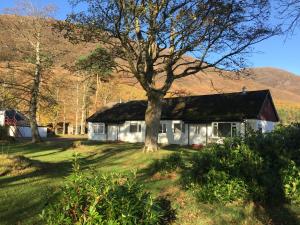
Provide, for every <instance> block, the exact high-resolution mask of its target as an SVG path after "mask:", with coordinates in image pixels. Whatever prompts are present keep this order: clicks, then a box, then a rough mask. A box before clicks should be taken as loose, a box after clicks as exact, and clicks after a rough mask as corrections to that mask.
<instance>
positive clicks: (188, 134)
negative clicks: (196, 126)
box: [187, 123, 190, 145]
mask: <svg viewBox="0 0 300 225" xmlns="http://www.w3.org/2000/svg"><path fill="white" fill-rule="evenodd" d="M187 125H188V127H187V129H188V145H190V124H189V123H188V124H187Z"/></svg>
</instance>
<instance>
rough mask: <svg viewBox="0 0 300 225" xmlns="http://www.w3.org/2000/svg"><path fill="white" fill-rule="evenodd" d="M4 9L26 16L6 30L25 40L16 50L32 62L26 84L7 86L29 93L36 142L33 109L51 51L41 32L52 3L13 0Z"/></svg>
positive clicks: (36, 103)
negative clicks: (7, 7)
mask: <svg viewBox="0 0 300 225" xmlns="http://www.w3.org/2000/svg"><path fill="white" fill-rule="evenodd" d="M6 11H7V12H8V13H11V14H15V15H18V16H26V17H20V18H19V19H18V20H16V21H15V22H14V23H13V24H11V25H10V27H9V28H8V29H7V30H9V31H10V33H11V34H10V35H12V36H13V35H16V34H17V35H20V36H22V38H23V39H24V40H25V41H26V42H27V43H28V45H27V48H26V49H22V50H21V49H19V50H20V51H26V52H27V54H28V57H27V60H29V61H30V62H31V63H32V65H33V66H34V69H33V72H32V74H31V79H30V81H29V82H28V84H27V85H24V84H17V83H13V84H11V87H12V88H22V89H24V91H25V90H26V91H27V93H29V95H30V98H29V121H30V126H31V132H32V142H33V143H36V142H39V141H40V136H39V132H38V125H37V110H38V105H39V94H40V86H41V82H42V74H43V73H44V74H45V69H47V67H49V66H50V65H51V55H50V54H47V53H46V52H45V51H44V49H43V44H44V43H45V41H47V40H46V39H45V37H44V36H43V32H44V31H45V29H46V28H47V27H48V28H49V27H50V26H51V24H50V22H49V20H51V18H52V15H53V13H54V11H55V7H54V6H52V5H47V6H45V7H43V8H39V7H37V6H35V5H34V4H33V3H32V2H31V1H29V0H22V1H18V2H17V3H16V7H15V8H11V9H7V10H6ZM7 35H8V34H7ZM48 53H49V52H48ZM29 73H30V72H29Z"/></svg>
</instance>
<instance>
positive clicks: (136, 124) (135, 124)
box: [129, 122, 142, 133]
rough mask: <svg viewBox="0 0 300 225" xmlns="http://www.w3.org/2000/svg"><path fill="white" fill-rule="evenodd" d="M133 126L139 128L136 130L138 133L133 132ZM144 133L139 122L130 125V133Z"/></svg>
mask: <svg viewBox="0 0 300 225" xmlns="http://www.w3.org/2000/svg"><path fill="white" fill-rule="evenodd" d="M131 126H137V128H136V130H137V131H131V129H130V127H131ZM141 132H142V125H141V124H140V123H138V122H130V124H129V133H141Z"/></svg>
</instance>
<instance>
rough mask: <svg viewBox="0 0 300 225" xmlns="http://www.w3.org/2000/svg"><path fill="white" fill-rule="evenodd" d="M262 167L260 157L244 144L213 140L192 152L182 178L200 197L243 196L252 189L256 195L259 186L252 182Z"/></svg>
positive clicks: (220, 199)
mask: <svg viewBox="0 0 300 225" xmlns="http://www.w3.org/2000/svg"><path fill="white" fill-rule="evenodd" d="M230 146H232V147H230ZM261 171H263V160H262V158H261V157H260V156H259V155H258V154H256V153H255V152H252V151H251V150H250V149H249V148H248V146H247V145H244V144H239V145H238V144H236V143H234V144H232V145H227V144H224V145H221V144H214V145H210V147H207V148H206V149H205V150H203V151H202V152H200V153H195V154H194V155H193V157H192V158H191V168H190V169H189V170H188V172H187V174H185V176H184V179H183V182H184V184H185V185H186V186H187V187H188V188H192V189H193V191H195V192H196V195H197V196H198V197H199V199H200V200H201V201H205V202H215V201H218V202H231V201H235V200H246V199H248V198H250V197H251V196H252V190H256V193H255V195H257V190H261V189H260V188H259V187H258V185H257V183H255V179H256V177H257V176H259V174H260V173H261ZM259 195H260V196H261V195H263V193H260V194H259Z"/></svg>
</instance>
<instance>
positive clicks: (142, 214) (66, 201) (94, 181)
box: [42, 165, 174, 225]
mask: <svg viewBox="0 0 300 225" xmlns="http://www.w3.org/2000/svg"><path fill="white" fill-rule="evenodd" d="M74 168H75V169H74V170H75V172H74V173H73V175H72V176H71V177H70V179H71V180H70V181H69V182H68V183H67V184H66V185H65V186H64V187H63V188H62V190H61V191H60V193H59V194H58V195H57V196H56V197H55V199H54V200H52V202H51V203H50V205H49V207H48V208H47V209H45V210H44V211H43V213H42V218H43V219H44V220H45V222H46V223H47V224H85V225H92V224H167V223H169V222H170V220H172V219H173V218H174V216H173V217H170V215H174V210H172V208H171V207H170V204H169V202H168V201H167V200H165V201H163V200H162V199H153V197H152V196H151V195H150V194H149V193H147V192H145V191H144V190H143V188H142V186H141V185H140V184H138V183H137V182H136V181H135V175H134V174H131V175H128V176H124V175H120V174H110V175H104V174H101V175H99V174H93V175H92V176H87V175H83V174H82V173H80V172H78V171H77V170H78V167H77V166H76V165H75V167H74ZM167 203H168V204H167ZM164 206H165V207H166V208H163V207H164Z"/></svg>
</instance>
